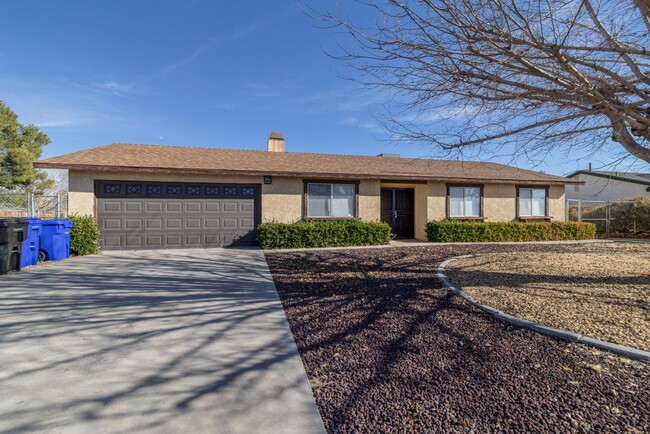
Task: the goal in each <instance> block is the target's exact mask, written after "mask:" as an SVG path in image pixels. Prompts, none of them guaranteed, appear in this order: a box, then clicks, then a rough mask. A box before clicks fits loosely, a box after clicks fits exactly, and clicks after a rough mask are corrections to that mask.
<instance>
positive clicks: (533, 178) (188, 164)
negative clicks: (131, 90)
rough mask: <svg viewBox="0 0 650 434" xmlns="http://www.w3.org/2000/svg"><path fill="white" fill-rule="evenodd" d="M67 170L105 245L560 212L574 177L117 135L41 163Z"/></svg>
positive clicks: (407, 230) (74, 202)
mask: <svg viewBox="0 0 650 434" xmlns="http://www.w3.org/2000/svg"><path fill="white" fill-rule="evenodd" d="M35 165H36V167H40V168H56V169H68V170H69V211H70V212H71V213H79V214H91V215H94V216H96V217H97V219H98V222H99V225H100V230H101V232H102V247H103V248H104V249H146V248H174V247H213V246H222V245H229V244H232V243H234V242H235V241H237V242H242V243H244V242H253V241H254V228H255V227H256V226H257V225H258V224H260V223H261V222H266V221H278V222H295V221H298V220H303V219H346V218H355V217H356V218H360V219H362V220H366V221H378V220H383V221H386V222H388V223H389V224H390V225H391V227H392V228H393V231H394V232H395V233H396V234H397V236H398V237H403V238H416V239H419V240H424V239H425V238H426V235H425V224H426V222H427V220H441V219H444V218H452V219H471V220H485V221H515V220H531V219H532V220H551V219H554V220H564V211H565V199H564V189H565V185H566V184H572V183H575V182H576V181H574V180H569V179H565V178H561V177H557V176H551V175H547V174H543V173H539V172H533V171H529V170H522V169H518V168H515V167H510V166H504V165H500V164H494V163H476V162H461V161H442V160H428V159H407V158H399V157H397V156H394V155H390V154H389V155H386V156H382V155H380V156H377V157H364V156H350V155H330V154H308V153H300V152H285V141H284V139H283V138H282V135H281V134H279V133H273V134H271V137H270V138H269V140H268V148H267V151H247V150H230V149H211V148H191V147H175V146H157V145H129V144H112V145H107V146H101V147H98V148H94V149H88V150H85V151H80V152H75V153H72V154H67V155H63V156H60V157H54V158H49V159H46V160H41V161H39V162H37V163H36V164H35Z"/></svg>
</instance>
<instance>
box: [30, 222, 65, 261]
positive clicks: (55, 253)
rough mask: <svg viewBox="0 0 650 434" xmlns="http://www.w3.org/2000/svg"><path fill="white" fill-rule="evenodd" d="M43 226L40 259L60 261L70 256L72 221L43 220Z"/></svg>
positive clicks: (40, 239)
mask: <svg viewBox="0 0 650 434" xmlns="http://www.w3.org/2000/svg"><path fill="white" fill-rule="evenodd" d="M41 226H42V230H41V236H40V238H39V241H40V244H41V245H40V248H39V251H38V253H39V254H38V257H39V259H41V260H43V261H60V260H62V259H66V258H69V257H70V229H72V222H71V221H70V220H67V219H52V220H42V221H41Z"/></svg>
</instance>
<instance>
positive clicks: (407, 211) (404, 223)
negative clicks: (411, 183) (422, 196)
mask: <svg viewBox="0 0 650 434" xmlns="http://www.w3.org/2000/svg"><path fill="white" fill-rule="evenodd" d="M414 203H415V201H414V194H413V189H412V188H382V189H381V221H383V222H386V223H388V224H389V225H390V227H391V229H392V230H393V233H394V234H395V235H397V238H413V237H414V236H415V224H414V212H413V209H414Z"/></svg>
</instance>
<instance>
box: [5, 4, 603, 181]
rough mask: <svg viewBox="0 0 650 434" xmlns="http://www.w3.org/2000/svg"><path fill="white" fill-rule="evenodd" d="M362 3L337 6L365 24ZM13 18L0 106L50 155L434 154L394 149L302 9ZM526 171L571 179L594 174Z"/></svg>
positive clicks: (35, 13)
mask: <svg viewBox="0 0 650 434" xmlns="http://www.w3.org/2000/svg"><path fill="white" fill-rule="evenodd" d="M352 3H353V2H345V3H343V2H341V3H340V4H341V5H340V6H339V7H341V8H343V9H344V10H345V12H346V13H347V12H350V13H352V14H354V13H359V12H361V11H362V10H360V9H359V7H358V6H353V5H352ZM311 4H312V5H314V6H315V7H317V8H319V7H320V8H326V7H330V8H331V7H333V5H335V4H336V2H334V1H333V0H330V1H326V0H314V1H312V2H311ZM342 4H344V6H342ZM346 8H356V11H355V10H352V9H349V10H348V9H346ZM2 10H3V11H2V14H3V16H4V18H3V25H2V26H0V39H1V40H2V41H3V42H4V43H3V44H2V48H0V99H2V100H4V101H5V103H6V104H8V105H9V106H10V107H11V108H12V109H14V111H16V112H17V113H18V115H19V119H20V121H21V122H23V123H34V124H36V125H38V126H40V127H41V129H43V130H44V131H45V132H47V133H48V134H49V136H50V138H51V139H52V143H51V144H50V145H49V146H48V147H47V148H46V151H45V156H54V155H60V154H64V153H68V152H72V151H76V150H81V149H86V148H90V147H95V146H100V145H104V144H108V143H113V142H126V143H154V144H167V145H180V146H202V147H223V148H240V149H265V146H266V138H267V137H268V135H269V133H270V132H271V131H281V132H282V133H283V134H284V136H285V138H286V140H287V150H289V151H302V152H326V153H344V154H362V155H376V154H378V153H380V152H393V153H400V154H402V155H403V156H410V157H427V156H430V155H431V150H430V149H429V148H427V147H426V146H422V145H418V144H415V145H405V144H402V145H399V146H395V145H392V144H389V143H387V141H386V140H385V139H386V134H385V133H384V132H383V131H382V129H381V128H380V126H379V123H378V121H377V120H376V118H375V116H376V115H381V113H382V103H383V101H382V99H381V97H380V95H378V94H376V93H373V92H372V91H363V90H361V89H359V88H358V87H357V86H355V85H354V84H353V83H352V82H350V81H347V80H345V79H343V78H340V76H339V74H337V73H345V72H346V70H345V65H344V64H342V63H341V62H340V61H337V60H335V59H332V58H330V57H329V56H328V55H327V54H326V53H325V52H324V51H323V48H325V49H334V48H335V47H336V43H338V42H341V43H343V44H345V43H347V41H346V40H345V39H342V37H341V36H340V35H337V34H336V33H335V32H333V31H331V30H324V29H319V28H316V27H315V26H314V22H313V21H312V20H310V19H309V18H308V17H307V16H306V15H305V14H304V13H303V12H302V11H301V10H300V8H299V7H298V5H297V4H296V2H295V1H294V0H273V1H257V0H250V1H247V2H225V1H218V2H216V1H210V0H184V1H178V0H177V1H167V0H139V1H133V0H131V1H124V0H111V1H92V2H81V1H75V2H73V1H66V2H54V1H49V0H41V1H34V0H21V1H14V2H3V6H2ZM7 17H11V18H10V19H7ZM348 72H349V71H348ZM507 160H508V158H507V157H504V158H502V159H501V161H502V162H507ZM497 161H499V160H497ZM590 161H593V162H594V167H599V166H600V165H601V164H602V163H605V162H607V161H608V160H607V158H606V157H605V156H600V157H598V156H597V157H594V158H590ZM518 165H519V166H521V167H529V168H535V169H537V170H542V171H546V172H548V173H554V174H565V173H568V172H570V171H572V170H575V169H577V168H578V167H583V168H584V167H585V166H586V161H582V162H578V161H570V162H567V161H566V159H564V158H562V157H560V156H555V157H551V158H549V159H547V160H546V161H545V162H544V163H543V164H538V165H533V164H532V163H527V162H526V161H525V160H520V161H518Z"/></svg>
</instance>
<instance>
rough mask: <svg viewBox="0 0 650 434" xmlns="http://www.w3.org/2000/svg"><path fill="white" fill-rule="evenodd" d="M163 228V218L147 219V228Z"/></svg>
mask: <svg viewBox="0 0 650 434" xmlns="http://www.w3.org/2000/svg"><path fill="white" fill-rule="evenodd" d="M162 228H163V219H162V218H153V219H151V218H148V219H147V229H162Z"/></svg>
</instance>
